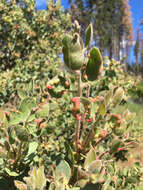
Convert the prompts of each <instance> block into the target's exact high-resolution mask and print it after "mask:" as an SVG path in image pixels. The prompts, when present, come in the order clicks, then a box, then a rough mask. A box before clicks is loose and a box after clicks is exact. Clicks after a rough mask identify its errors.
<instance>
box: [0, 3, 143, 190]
mask: <svg viewBox="0 0 143 190" xmlns="http://www.w3.org/2000/svg"><path fill="white" fill-rule="evenodd" d="M27 2H29V1H27ZM50 2H51V3H50ZM58 3H59V1H58ZM15 6H17V5H15ZM48 6H49V9H48V10H47V11H51V14H52V13H57V14H58V10H56V9H57V8H56V6H53V5H52V1H48ZM54 11H55V12H54ZM36 14H37V13H36ZM39 14H42V12H39ZM61 14H62V13H61ZM45 15H46V13H45ZM51 17H52V16H51ZM39 18H40V17H39ZM41 18H42V17H41ZM61 20H62V18H61ZM61 20H60V21H57V20H56V22H57V23H58V22H61ZM45 22H46V21H45ZM56 22H55V24H56ZM41 25H42V24H41ZM41 25H40V27H41ZM74 26H75V28H73V31H71V32H69V33H68V34H65V35H63V38H62V39H63V41H62V43H63V48H64V50H63V54H64V61H65V65H66V66H67V67H68V68H69V70H70V72H69V73H68V72H65V71H63V72H61V69H60V68H59V65H57V61H54V62H53V60H54V59H55V60H57V56H56V57H55V58H53V59H52V58H51V59H50V62H49V63H48V66H46V62H44V60H45V59H46V58H45V53H46V52H47V51H48V50H45V53H43V55H39V54H38V55H36V56H35V53H36V51H37V50H35V51H34V52H35V53H34V52H33V53H32V57H31V59H30V60H29V61H28V60H27V61H24V64H22V65H21V67H20V65H19V64H17V65H16V66H15V67H14V68H12V70H11V71H9V72H10V73H11V76H10V79H9V81H10V83H8V82H9V81H8V82H7V81H6V79H7V77H8V76H7V75H6V74H5V73H3V74H2V75H3V78H4V79H2V81H4V82H6V84H4V86H7V87H9V86H11V89H10V94H11V96H10V98H9V101H8V103H7V104H4V105H3V106H2V107H1V109H0V178H1V180H2V184H3V185H5V181H6V184H7V186H8V187H7V189H11V190H12V189H13V190H15V189H16V188H17V189H21V190H44V189H49V190H77V189H78V190H79V189H92V188H93V189H95V188H96V189H100V190H106V189H114V188H118V187H119V188H120V186H119V184H121V186H122V188H123V189H125V188H126V187H128V186H129V187H131V188H134V187H135V185H136V184H138V185H142V184H141V183H140V182H139V179H140V176H141V172H142V171H141V169H142V166H141V167H140V168H139V167H138V170H137V169H136V171H138V172H136V171H134V170H133V171H131V170H130V171H129V172H130V173H129V174H128V172H126V173H125V174H124V173H123V171H122V170H121V169H120V167H118V164H117V162H116V160H117V157H118V158H119V159H123V158H124V157H125V156H126V154H125V153H126V150H127V149H128V148H129V147H130V145H132V144H133V143H134V142H135V140H134V139H135V138H134V130H133V129H134V117H135V115H134V114H132V113H131V112H130V111H128V110H127V111H126V112H123V113H120V114H115V113H114V112H113V110H114V109H115V108H116V106H117V105H118V106H119V105H120V104H122V103H123V102H125V101H127V97H126V96H127V90H128V88H129V87H131V86H132V83H131V84H129V82H130V77H129V76H127V77H128V78H127V81H125V80H124V77H125V76H124V74H123V70H122V68H121V65H120V64H119V63H118V62H116V61H114V60H111V61H109V60H106V61H105V60H103V61H102V56H101V54H100V52H99V50H98V49H97V48H96V47H93V48H92V49H91V50H89V41H90V40H88V47H84V45H83V44H84V43H83V42H82V40H81V37H80V26H79V24H78V23H77V22H75V24H74ZM90 26H91V25H90ZM45 27H47V26H45ZM53 28H54V26H53V27H51V30H52V29H53ZM59 30H60V31H61V29H59ZM77 32H78V33H77ZM44 34H46V32H45V33H44ZM39 35H40V34H39ZM58 35H59V38H60V39H61V35H60V34H58ZM91 35H92V34H91ZM91 35H90V36H91ZM50 42H51V43H52V42H53V41H52V38H51V39H50ZM53 46H54V47H57V46H58V45H56V44H53ZM53 46H52V44H51V45H50V47H49V48H51V49H52V48H53ZM47 49H48V48H47ZM53 49H54V48H53ZM66 50H68V51H66ZM52 51H54V50H52ZM52 51H51V54H52ZM92 51H93V52H92ZM55 52H56V51H55ZM89 52H90V54H91V55H90V56H89V57H87V55H88V54H89ZM75 54H76V56H75ZM81 54H82V55H81ZM54 55H55V54H52V55H51V57H52V56H54ZM33 56H35V57H34V58H33ZM40 56H41V58H40ZM21 58H23V57H21ZM36 58H37V65H38V66H36V65H34V64H36ZM91 58H93V59H92V60H91ZM39 59H40V60H39ZM32 60H33V62H32ZM41 60H43V62H42V63H41V62H40V61H41ZM89 61H92V64H94V69H95V70H94V71H93V73H92V76H91V73H89V72H88V73H87V70H88V65H89ZM105 62H106V63H105ZM22 63H23V62H22ZM31 63H33V64H31ZM107 63H108V65H106V64H107ZM39 64H41V65H40V66H39ZM102 67H103V68H102ZM101 68H102V69H101ZM90 71H91V70H90ZM101 71H102V72H101ZM86 73H87V74H88V76H86ZM24 74H25V75H24ZM99 76H100V79H99ZM90 77H91V78H92V80H91V81H90ZM131 82H132V81H131ZM111 83H112V84H111ZM2 85H3V83H2ZM120 153H121V154H120ZM30 168H31V169H30ZM112 176H114V178H112ZM132 176H136V178H137V180H136V181H134V182H133V183H131V178H130V177H132ZM118 178H119V179H120V183H119V182H118V181H117V179H118ZM124 182H125V183H124ZM130 183H131V185H130ZM0 184H1V183H0ZM0 188H1V186H0Z"/></svg>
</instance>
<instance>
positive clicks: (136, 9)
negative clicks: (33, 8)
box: [36, 0, 143, 33]
mask: <svg viewBox="0 0 143 190" xmlns="http://www.w3.org/2000/svg"><path fill="white" fill-rule="evenodd" d="M36 4H37V7H38V8H39V9H44V8H45V7H46V0H36ZM61 4H62V6H63V7H66V8H67V7H68V6H69V5H68V0H61ZM130 6H131V12H132V18H133V28H134V33H135V32H136V29H137V27H138V26H139V22H140V19H141V17H143V0H130Z"/></svg>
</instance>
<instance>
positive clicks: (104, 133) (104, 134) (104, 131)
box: [101, 129, 107, 138]
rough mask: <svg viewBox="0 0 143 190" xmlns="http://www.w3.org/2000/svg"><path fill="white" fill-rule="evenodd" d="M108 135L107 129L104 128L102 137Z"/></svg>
mask: <svg viewBox="0 0 143 190" xmlns="http://www.w3.org/2000/svg"><path fill="white" fill-rule="evenodd" d="M106 135H107V131H106V130H105V129H103V130H102V131H101V137H102V138H105V137H106Z"/></svg>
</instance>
